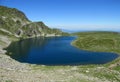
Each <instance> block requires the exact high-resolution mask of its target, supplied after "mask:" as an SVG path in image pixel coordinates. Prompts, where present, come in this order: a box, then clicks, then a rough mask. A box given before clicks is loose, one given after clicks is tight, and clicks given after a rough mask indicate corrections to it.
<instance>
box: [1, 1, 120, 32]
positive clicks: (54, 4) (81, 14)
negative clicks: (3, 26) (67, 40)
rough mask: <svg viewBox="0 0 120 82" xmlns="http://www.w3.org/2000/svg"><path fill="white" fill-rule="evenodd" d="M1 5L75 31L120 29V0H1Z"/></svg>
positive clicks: (31, 17) (52, 24) (33, 19)
mask: <svg viewBox="0 0 120 82" xmlns="http://www.w3.org/2000/svg"><path fill="white" fill-rule="evenodd" d="M0 5H1V6H7V7H11V8H16V9H19V10H20V11H22V12H24V13H25V15H26V16H27V17H28V19H29V20H31V21H43V22H44V23H45V24H46V25H47V26H49V27H51V28H59V29H65V30H72V31H117V32H119V30H120V1H119V0H51V1H50V0H31V1H28V0H26V1H24V0H20V1H16V0H10V1H9V0H0Z"/></svg>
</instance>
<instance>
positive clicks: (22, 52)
mask: <svg viewBox="0 0 120 82" xmlns="http://www.w3.org/2000/svg"><path fill="white" fill-rule="evenodd" d="M74 39H75V37H71V36H70V37H51V38H50V37H49V38H44V37H39V38H32V39H26V40H22V41H18V42H13V43H11V45H10V46H9V47H8V48H7V51H8V52H7V54H8V55H10V56H11V57H12V58H13V59H15V60H17V61H20V62H25V63H31V64H42V65H84V64H104V63H107V62H110V61H112V60H114V59H115V58H117V57H118V55H117V54H114V53H105V52H90V51H85V50H80V49H78V48H76V47H74V46H72V45H71V42H72V41H73V40H74Z"/></svg>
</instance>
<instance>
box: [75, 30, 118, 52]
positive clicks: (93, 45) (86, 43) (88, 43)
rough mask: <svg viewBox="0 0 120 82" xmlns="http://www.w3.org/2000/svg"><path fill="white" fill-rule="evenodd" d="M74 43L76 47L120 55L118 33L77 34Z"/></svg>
mask: <svg viewBox="0 0 120 82" xmlns="http://www.w3.org/2000/svg"><path fill="white" fill-rule="evenodd" d="M77 35H78V38H77V40H75V41H74V42H73V45H75V46H76V47H78V48H80V49H83V50H89V51H98V52H114V53H120V34H119V33H116V32H86V33H77Z"/></svg>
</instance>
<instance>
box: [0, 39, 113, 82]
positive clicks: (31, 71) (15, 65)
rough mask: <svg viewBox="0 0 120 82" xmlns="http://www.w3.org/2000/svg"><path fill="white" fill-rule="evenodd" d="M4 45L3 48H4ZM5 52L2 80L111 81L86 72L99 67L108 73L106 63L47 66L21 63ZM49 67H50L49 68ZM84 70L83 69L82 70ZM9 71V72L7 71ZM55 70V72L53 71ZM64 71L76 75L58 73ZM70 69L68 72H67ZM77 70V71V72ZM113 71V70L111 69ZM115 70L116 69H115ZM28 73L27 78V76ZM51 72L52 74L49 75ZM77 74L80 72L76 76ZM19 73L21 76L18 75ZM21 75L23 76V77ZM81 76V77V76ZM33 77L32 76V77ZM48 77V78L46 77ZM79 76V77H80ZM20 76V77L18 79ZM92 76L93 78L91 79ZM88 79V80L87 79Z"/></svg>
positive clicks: (0, 57)
mask: <svg viewBox="0 0 120 82" xmlns="http://www.w3.org/2000/svg"><path fill="white" fill-rule="evenodd" d="M12 41H18V39H15V40H11V42H12ZM11 42H9V44H10V43H11ZM9 44H7V45H6V46H4V47H7V46H9ZM4 47H3V48H4ZM2 52H3V53H2V54H0V72H1V76H0V80H1V81H3V82H4V81H12V82H14V81H15V82H21V80H22V81H23V82H29V81H57V80H59V81H60V79H61V80H62V81H72V80H74V81H86V82H93V81H96V82H98V81H99V82H106V81H107V82H111V81H109V79H107V78H104V79H100V78H99V77H95V76H94V75H92V76H91V75H90V76H88V75H86V73H90V72H91V74H92V73H94V72H93V71H94V70H96V69H98V70H105V71H104V73H107V70H108V68H106V67H105V66H104V65H85V66H83V65H80V66H45V65H35V64H28V63H20V62H18V61H16V60H14V59H12V58H11V57H10V56H8V55H6V54H5V50H3V51H2ZM48 68H49V69H48ZM80 70H82V71H80ZM6 71H7V72H8V73H7V72H6ZM53 71H54V72H53ZM59 71H60V73H63V74H64V75H63V77H66V78H67V77H69V76H70V75H69V73H70V74H73V75H74V76H75V77H74V76H70V77H71V78H69V79H66V80H65V78H63V77H61V76H60V75H61V74H60V75H58V74H57V73H59ZM67 71H68V72H67ZM75 71H76V72H75ZM77 71H80V72H79V73H77ZM111 72H112V70H111ZM113 72H114V71H113ZM113 72H112V73H113ZM41 73H42V74H43V75H41ZM50 73H52V76H53V75H54V76H55V78H54V77H53V78H52V77H50V76H51V74H50ZM26 74H27V78H25V77H26ZM38 74H40V75H41V76H40V77H41V78H39V79H38V78H36V77H38ZM48 74H50V75H48ZM76 74H78V75H77V76H76ZM18 75H19V76H18ZM21 75H22V76H23V77H21ZM11 76H14V77H16V78H13V77H11ZM79 76H80V77H81V78H80V77H79ZM6 77H7V78H6ZM30 77H32V78H30ZM46 77H48V78H46ZM78 77H79V79H78ZM17 78H19V79H17ZM56 78H57V80H56ZM90 78H92V79H90ZM87 79H88V81H87Z"/></svg>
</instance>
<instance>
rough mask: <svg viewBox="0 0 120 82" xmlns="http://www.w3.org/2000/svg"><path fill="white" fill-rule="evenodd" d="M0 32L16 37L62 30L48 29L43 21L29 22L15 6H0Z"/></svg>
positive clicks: (56, 32) (54, 32) (43, 34)
mask: <svg viewBox="0 0 120 82" xmlns="http://www.w3.org/2000/svg"><path fill="white" fill-rule="evenodd" d="M0 34H3V35H4V34H6V35H9V36H13V35H14V36H16V37H33V36H38V35H40V36H45V35H46V34H58V35H61V34H62V32H61V31H59V32H58V30H54V29H50V28H49V27H48V26H46V25H45V24H44V23H43V22H31V21H30V20H28V18H27V17H26V16H25V14H24V13H23V12H21V11H19V10H17V9H15V8H7V7H4V6H0Z"/></svg>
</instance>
